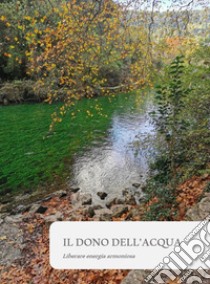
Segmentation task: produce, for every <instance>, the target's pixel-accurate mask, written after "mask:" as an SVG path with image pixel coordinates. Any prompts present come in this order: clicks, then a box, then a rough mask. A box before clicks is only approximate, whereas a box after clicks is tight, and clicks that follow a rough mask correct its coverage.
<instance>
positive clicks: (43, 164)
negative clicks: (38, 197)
mask: <svg viewBox="0 0 210 284" xmlns="http://www.w3.org/2000/svg"><path fill="white" fill-rule="evenodd" d="M151 101H152V100H151V96H149V95H146V93H139V94H122V95H121V94H119V95H117V96H112V97H103V98H97V99H91V100H90V99H89V100H88V99H84V100H82V101H79V102H77V103H76V104H75V106H74V107H73V108H72V109H71V110H70V112H68V114H67V115H66V117H65V118H64V120H63V122H62V123H61V124H59V125H58V126H56V128H55V130H54V132H53V133H49V132H48V127H49V124H50V121H51V118H50V114H51V113H52V111H53V110H54V109H55V108H56V107H57V106H54V105H52V106H49V105H42V104H31V105H27V104H23V105H13V106H8V107H1V108H0V113H1V120H0V145H1V148H0V149H1V150H0V151H1V168H0V191H5V192H11V191H14V192H17V191H20V190H22V189H23V190H28V191H32V190H34V189H35V188H36V187H37V186H39V185H40V184H42V185H43V184H45V182H46V181H47V182H49V183H50V182H53V180H54V178H56V177H58V176H64V178H65V180H66V181H67V182H68V183H69V184H70V185H74V186H78V187H80V188H81V191H83V192H88V193H91V194H93V195H94V196H95V198H98V197H97V192H99V191H105V192H106V193H108V194H109V195H110V196H119V194H121V192H122V190H123V189H125V188H131V187H132V184H134V183H139V184H140V186H139V191H140V190H141V187H142V186H143V185H144V183H145V180H146V178H147V177H148V173H149V162H150V159H151V156H152V155H153V152H154V141H155V139H156V138H155V129H154V125H153V123H152V119H151V117H150V115H149V112H150V111H151V109H152V108H153V104H152V102H151Z"/></svg>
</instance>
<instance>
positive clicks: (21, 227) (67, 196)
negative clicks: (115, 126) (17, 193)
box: [0, 184, 145, 265]
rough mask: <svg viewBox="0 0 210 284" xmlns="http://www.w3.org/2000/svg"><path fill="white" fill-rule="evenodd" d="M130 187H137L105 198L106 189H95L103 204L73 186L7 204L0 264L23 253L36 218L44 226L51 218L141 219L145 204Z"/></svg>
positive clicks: (2, 220)
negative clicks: (27, 236) (16, 203)
mask: <svg viewBox="0 0 210 284" xmlns="http://www.w3.org/2000/svg"><path fill="white" fill-rule="evenodd" d="M134 188H136V189H137V188H138V185H137V184H134V186H133V189H125V190H123V191H122V195H121V196H120V197H119V198H109V195H107V193H105V192H98V196H99V197H100V199H101V200H102V201H103V204H104V205H101V203H100V204H96V203H93V199H92V196H91V195H90V194H89V193H83V192H81V191H80V189H79V188H76V187H75V188H69V189H68V190H60V191H57V192H55V193H52V194H49V195H47V196H44V197H42V198H41V199H40V200H38V201H36V202H32V203H27V202H23V204H18V205H13V206H11V205H10V206H8V205H7V207H8V208H10V212H4V213H1V215H0V224H1V226H0V252H1V253H0V264H1V265H11V263H12V262H14V261H17V260H19V259H21V258H22V257H23V254H22V253H23V251H24V250H25V248H26V243H27V240H26V239H25V236H26V234H28V231H29V232H31V234H32V237H33V233H34V228H35V227H36V224H34V222H36V221H37V220H39V222H40V220H41V222H42V224H44V225H46V226H47V227H49V226H50V224H51V223H53V222H55V221H84V220H86V221H87V220H88V221H117V220H119V221H138V220H141V216H142V214H144V210H145V208H144V206H143V205H140V203H139V196H138V195H136V194H135V189H134ZM141 198H142V197H141ZM19 199H21V198H20V197H19ZM4 210H5V211H6V205H5V207H4ZM39 222H38V224H39ZM32 224H33V225H32Z"/></svg>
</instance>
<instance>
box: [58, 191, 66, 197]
mask: <svg viewBox="0 0 210 284" xmlns="http://www.w3.org/2000/svg"><path fill="white" fill-rule="evenodd" d="M66 196H67V193H66V191H63V192H62V193H61V194H60V196H59V198H64V197H66Z"/></svg>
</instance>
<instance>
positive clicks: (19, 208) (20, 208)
mask: <svg viewBox="0 0 210 284" xmlns="http://www.w3.org/2000/svg"><path fill="white" fill-rule="evenodd" d="M29 210H30V206H24V205H18V206H17V207H16V208H15V209H13V210H12V213H13V214H19V213H23V212H27V211H29Z"/></svg>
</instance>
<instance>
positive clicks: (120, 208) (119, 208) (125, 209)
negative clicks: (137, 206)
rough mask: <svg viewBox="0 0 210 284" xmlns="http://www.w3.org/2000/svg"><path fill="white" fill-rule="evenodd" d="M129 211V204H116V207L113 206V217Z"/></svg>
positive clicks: (118, 216)
mask: <svg viewBox="0 0 210 284" xmlns="http://www.w3.org/2000/svg"><path fill="white" fill-rule="evenodd" d="M127 212H128V206H124V205H115V206H114V208H112V217H114V218H120V217H121V216H122V215H123V214H125V213H127Z"/></svg>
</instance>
